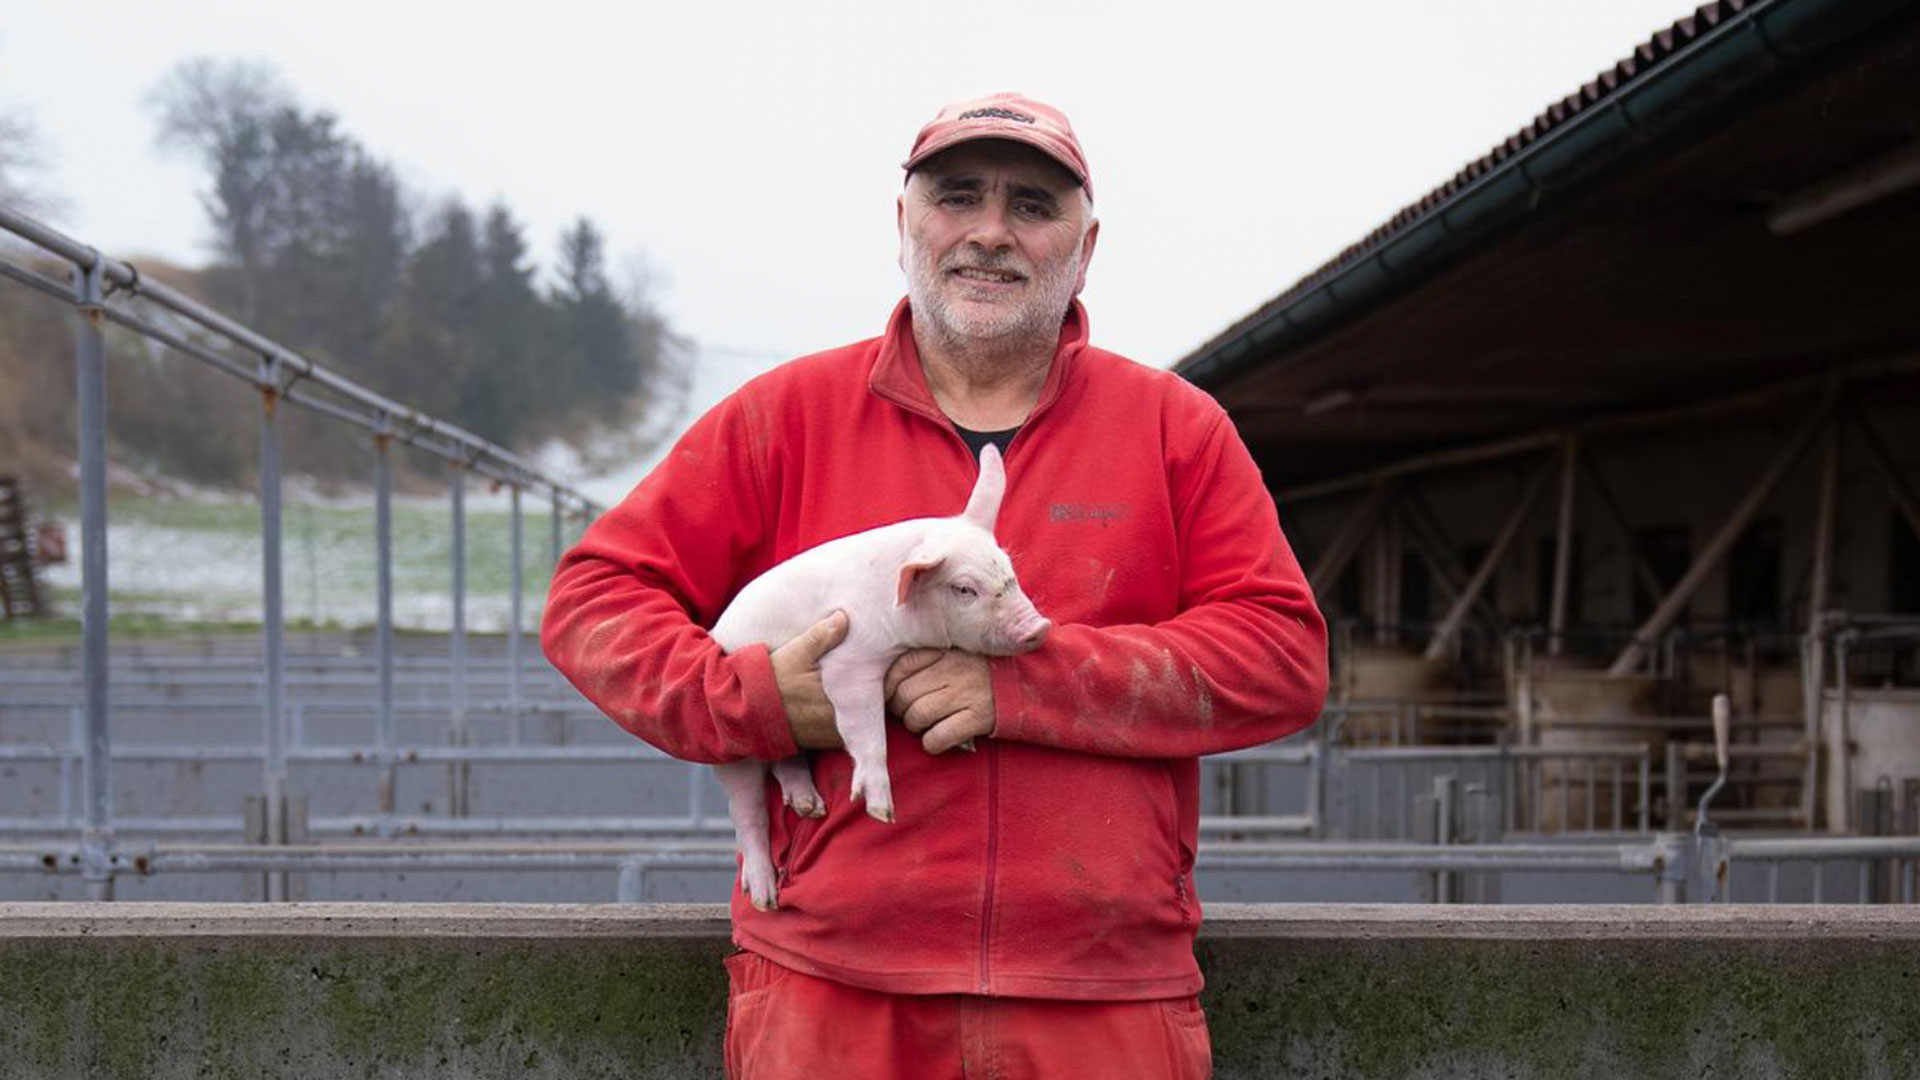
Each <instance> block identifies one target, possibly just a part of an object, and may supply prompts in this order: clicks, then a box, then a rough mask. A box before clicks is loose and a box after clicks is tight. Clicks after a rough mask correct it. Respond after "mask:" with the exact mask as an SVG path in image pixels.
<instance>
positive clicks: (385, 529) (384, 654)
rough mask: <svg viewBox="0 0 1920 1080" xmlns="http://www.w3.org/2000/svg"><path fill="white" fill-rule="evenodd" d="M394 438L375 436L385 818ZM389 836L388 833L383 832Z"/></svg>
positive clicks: (389, 779) (389, 768)
mask: <svg viewBox="0 0 1920 1080" xmlns="http://www.w3.org/2000/svg"><path fill="white" fill-rule="evenodd" d="M391 445H392V440H391V439H389V438H388V437H387V436H386V435H384V434H382V435H375V436H374V437H373V478H374V485H373V488H374V501H373V507H374V513H373V518H374V529H373V531H374V538H375V540H374V547H375V549H376V550H375V556H376V558H377V560H378V562H379V575H378V576H379V593H380V595H379V600H378V605H377V606H378V608H379V614H378V616H377V628H376V631H375V635H376V651H377V652H378V655H379V663H380V711H379V722H378V724H377V726H376V729H375V741H376V742H377V743H378V744H379V753H380V783H379V789H378V794H379V807H380V815H381V817H382V819H383V820H384V819H390V818H391V817H392V816H393V812H394V759H393V742H394V732H393V463H392V461H391ZM382 835H387V834H384V833H383V834H382Z"/></svg>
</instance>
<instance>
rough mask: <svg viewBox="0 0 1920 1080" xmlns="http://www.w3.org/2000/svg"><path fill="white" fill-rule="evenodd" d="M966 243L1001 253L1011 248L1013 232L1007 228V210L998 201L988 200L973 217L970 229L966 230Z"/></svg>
mask: <svg viewBox="0 0 1920 1080" xmlns="http://www.w3.org/2000/svg"><path fill="white" fill-rule="evenodd" d="M967 242H968V243H970V244H974V245H976V246H978V247H983V248H986V249H987V250H988V251H1001V250H1004V249H1006V248H1009V247H1012V246H1013V230H1012V229H1011V228H1009V227H1008V221H1007V208H1006V206H1005V205H1004V204H1003V203H1002V202H1001V200H999V199H988V200H987V201H986V203H985V205H983V206H982V207H981V208H980V212H979V213H977V214H975V215H973V222H972V227H971V228H969V229H968V230H967Z"/></svg>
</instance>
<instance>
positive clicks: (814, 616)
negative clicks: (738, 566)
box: [713, 445, 1052, 911]
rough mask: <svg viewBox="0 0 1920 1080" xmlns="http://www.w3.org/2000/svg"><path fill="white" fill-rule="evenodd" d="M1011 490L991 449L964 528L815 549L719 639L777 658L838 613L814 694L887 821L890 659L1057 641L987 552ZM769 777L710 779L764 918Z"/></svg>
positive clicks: (790, 768) (944, 526)
mask: <svg viewBox="0 0 1920 1080" xmlns="http://www.w3.org/2000/svg"><path fill="white" fill-rule="evenodd" d="M1006 486H1007V474H1006V470H1005V468H1004V467H1003V465H1002V464H1001V461H1000V451H999V450H997V449H995V448H994V447H993V446H992V445H988V447H987V448H986V449H985V450H983V451H982V452H981V454H980V476H979V478H978V479H977V480H975V481H974V485H973V494H972V495H971V496H970V497H969V498H968V499H967V508H966V510H964V511H963V512H961V514H960V516H959V517H951V518H915V519H913V520H911V521H902V522H899V523H897V524H893V525H883V526H881V527H879V528H876V529H868V530H867V531H865V532H859V533H854V534H853V535H852V536H843V537H841V538H839V539H838V540H829V541H828V542H826V543H824V544H821V545H820V546H818V547H815V548H809V549H808V550H806V551H803V552H801V553H800V554H798V555H795V556H794V557H793V558H791V559H788V560H787V561H786V562H783V563H781V564H780V565H778V566H776V567H774V568H773V569H771V570H768V571H767V572H766V573H764V574H762V575H760V576H759V577H757V578H755V579H753V580H752V581H751V582H748V583H747V586H746V588H744V589H741V590H740V593H739V595H738V596H736V597H734V599H733V602H732V603H731V604H729V605H727V609H726V610H725V611H724V612H722V613H721V614H720V620H719V621H718V622H716V623H715V624H714V626H713V638H714V640H715V641H718V642H719V643H720V646H721V648H723V649H725V650H727V651H728V652H733V651H735V650H737V649H740V648H743V647H745V646H747V645H754V644H762V645H766V646H767V647H768V648H773V649H777V648H779V647H780V646H781V645H784V644H786V643H787V642H788V641H789V640H791V639H793V638H794V637H796V636H798V635H799V634H800V633H801V631H803V630H806V629H807V628H808V627H810V626H812V625H813V624H814V623H816V622H818V621H820V620H821V619H823V618H825V617H826V616H827V615H829V614H831V613H832V612H833V611H834V609H836V608H838V609H840V610H843V611H845V612H846V613H847V619H848V621H847V637H846V640H844V641H842V642H841V643H840V644H839V645H838V646H836V647H835V648H834V649H833V650H832V651H830V652H828V653H827V654H826V655H825V656H824V657H822V658H821V660H820V681H821V684H822V686H823V688H824V689H825V690H826V694H827V698H828V700H830V701H831V702H833V712H834V726H835V727H836V728H837V729H838V730H839V732H840V739H841V741H842V742H844V743H845V744H846V750H847V753H848V754H849V755H850V756H851V757H852V758H853V792H852V794H853V796H854V797H857V798H860V799H862V800H864V801H865V803H866V807H867V813H868V814H870V815H872V816H873V817H875V818H877V819H879V820H881V821H887V822H891V821H892V820H893V792H892V787H891V785H890V784H889V782H888V778H887V739H886V728H885V724H886V715H885V711H886V706H885V701H884V691H883V687H882V683H883V680H884V678H885V676H886V671H887V668H888V667H889V666H890V665H892V663H893V661H894V659H895V658H896V657H898V656H899V655H900V654H901V653H904V652H906V651H907V650H908V649H916V648H928V647H931V648H937V649H949V648H951V649H964V650H966V651H967V652H973V653H979V654H981V655H984V656H1012V655H1014V654H1016V653H1022V652H1027V651H1029V650H1031V649H1036V648H1039V647H1040V643H1041V642H1042V641H1044V640H1046V636H1047V631H1048V630H1049V629H1051V628H1052V624H1051V623H1050V622H1048V621H1047V620H1046V619H1045V618H1042V617H1041V615H1040V612H1038V611H1037V610H1035V609H1034V606H1033V602H1032V601H1031V600H1028V599H1027V595H1026V593H1024V592H1022V591H1021V589H1020V582H1019V581H1018V580H1016V579H1015V578H1014V576H1013V564H1012V563H1011V562H1009V561H1008V559H1007V555H1006V552H1004V551H1001V550H1000V547H999V545H998V544H996V543H995V542H994V539H993V522H994V518H995V517H996V516H997V515H998V514H999V511H1000V497H1001V495H1002V494H1003V493H1004V492H1005V491H1006ZM767 769H768V765H767V763H766V762H763V761H755V760H747V761H737V762H733V763H731V764H727V765H720V766H717V771H718V772H719V774H720V784H721V786H722V787H723V788H725V789H726V792H727V810H728V813H729V814H730V815H731V816H732V817H733V828H734V833H735V835H736V837H737V842H738V844H739V849H740V857H741V858H740V883H741V887H742V888H744V889H745V890H746V891H747V894H748V895H749V896H751V897H752V899H753V906H754V907H756V908H759V909H760V910H762V911H768V910H772V909H773V908H774V907H776V906H778V899H779V898H778V890H777V888H776V886H775V880H774V869H773V859H772V855H771V852H770V850H769V846H768V836H767V827H768V826H767V787H766V775H767ZM772 769H773V775H774V778H775V779H776V780H778V781H779V783H780V790H781V795H782V798H783V800H784V801H785V802H786V804H787V805H788V806H791V807H793V808H794V810H795V811H797V812H799V813H801V814H804V815H806V816H808V817H822V816H825V814H826V812H827V811H826V803H825V802H824V801H823V800H822V799H821V797H820V793H819V792H818V791H816V790H815V789H814V786H813V775H812V772H811V771H810V770H809V769H808V767H807V761H806V756H805V755H804V754H796V755H794V756H793V757H790V758H787V759H786V760H784V761H778V762H774V763H773V765H772Z"/></svg>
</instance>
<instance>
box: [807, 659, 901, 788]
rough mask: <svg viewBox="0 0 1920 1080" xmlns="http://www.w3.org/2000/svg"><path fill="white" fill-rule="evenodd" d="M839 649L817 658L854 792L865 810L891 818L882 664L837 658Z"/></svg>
mask: <svg viewBox="0 0 1920 1080" xmlns="http://www.w3.org/2000/svg"><path fill="white" fill-rule="evenodd" d="M843 648H844V646H843ZM838 651H839V650H835V652H830V653H828V654H827V655H826V656H824V657H822V658H821V660H820V685H821V688H822V689H824V690H825V691H826V692H827V699H828V700H829V701H832V702H833V726H834V727H835V728H837V729H839V732H840V741H841V742H843V743H845V744H846V747H847V755H848V756H849V757H851V758H853V797H854V798H856V799H860V800H863V801H864V802H865V803H866V804H867V814H868V815H869V816H871V817H873V818H875V819H877V820H879V821H887V822H891V821H892V820H893V785H892V783H891V782H890V781H889V779H888V777H887V727H886V724H887V713H886V700H885V695H884V693H883V690H882V686H881V675H882V672H883V670H884V665H876V664H872V663H866V662H863V661H862V660H860V659H857V658H852V657H849V658H847V659H845V660H842V661H841V662H838V663H836V662H835V660H834V657H835V656H836V655H837V653H838Z"/></svg>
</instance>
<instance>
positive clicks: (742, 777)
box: [713, 758, 780, 911]
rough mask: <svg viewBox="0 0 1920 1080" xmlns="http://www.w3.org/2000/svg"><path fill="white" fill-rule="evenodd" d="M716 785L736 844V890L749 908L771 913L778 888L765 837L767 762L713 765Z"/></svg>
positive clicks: (777, 899) (771, 855)
mask: <svg viewBox="0 0 1920 1080" xmlns="http://www.w3.org/2000/svg"><path fill="white" fill-rule="evenodd" d="M713 771H714V772H715V773H717V774H719V777H720V786H721V787H722V788H725V789H726V792H727V815H728V816H729V817H731V818H733V834H734V836H736V837H738V838H739V845H740V887H741V888H743V889H745V890H746V892H747V895H748V896H749V897H751V898H752V900H753V906H754V907H756V908H759V909H760V910H761V911H772V910H773V909H774V908H777V907H779V906H780V889H779V883H778V880H777V879H776V878H775V876H774V872H773V849H772V846H771V843H770V840H769V838H768V836H767V763H766V762H764V761H755V760H753V759H751V758H749V759H747V760H745V761H734V762H729V763H727V764H725V765H715V766H714V767H713Z"/></svg>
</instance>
